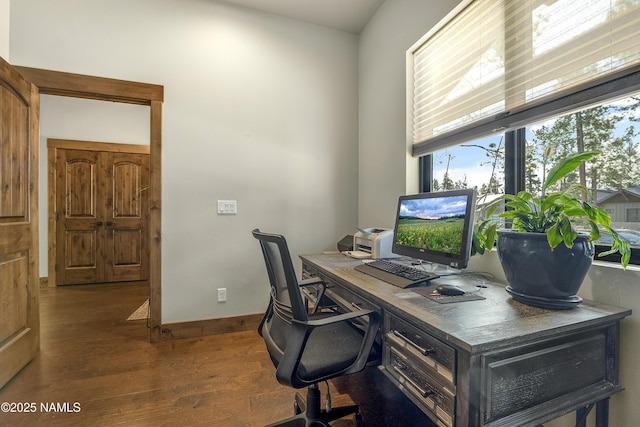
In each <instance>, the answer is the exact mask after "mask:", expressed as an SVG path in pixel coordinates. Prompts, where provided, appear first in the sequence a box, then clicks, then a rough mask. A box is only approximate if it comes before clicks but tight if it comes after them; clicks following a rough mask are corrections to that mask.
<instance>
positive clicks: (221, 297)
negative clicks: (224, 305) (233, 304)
mask: <svg viewBox="0 0 640 427" xmlns="http://www.w3.org/2000/svg"><path fill="white" fill-rule="evenodd" d="M226 301H227V288H218V302H226Z"/></svg>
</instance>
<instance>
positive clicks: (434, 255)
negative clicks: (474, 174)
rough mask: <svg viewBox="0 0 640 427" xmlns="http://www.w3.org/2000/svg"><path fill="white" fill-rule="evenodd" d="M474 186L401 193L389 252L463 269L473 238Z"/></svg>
mask: <svg viewBox="0 0 640 427" xmlns="http://www.w3.org/2000/svg"><path fill="white" fill-rule="evenodd" d="M475 206H476V191H475V189H464V190H452V191H438V192H433V193H420V194H414V195H408V196H400V198H399V200H398V211H397V215H396V224H395V228H394V230H393V245H392V252H393V253H396V254H398V255H405V256H408V257H411V258H415V259H419V260H423V261H427V262H433V263H438V264H443V265H447V266H450V267H453V268H458V269H462V268H466V266H467V263H468V261H469V256H470V254H471V243H472V241H473V236H472V235H473V218H474V212H475Z"/></svg>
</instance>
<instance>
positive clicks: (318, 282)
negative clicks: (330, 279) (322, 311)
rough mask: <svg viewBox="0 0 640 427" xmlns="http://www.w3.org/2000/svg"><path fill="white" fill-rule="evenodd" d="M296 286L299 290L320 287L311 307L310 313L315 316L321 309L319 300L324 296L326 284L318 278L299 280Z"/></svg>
mask: <svg viewBox="0 0 640 427" xmlns="http://www.w3.org/2000/svg"><path fill="white" fill-rule="evenodd" d="M298 286H300V287H301V288H304V287H307V286H321V288H320V292H318V296H317V299H316V303H315V304H314V306H313V311H312V313H313V314H315V313H316V312H317V311H318V309H319V308H321V307H320V300H322V297H323V296H324V292H325V291H326V290H327V284H326V283H325V282H324V280H322V279H321V278H319V277H311V278H309V279H304V280H300V281H299V282H298Z"/></svg>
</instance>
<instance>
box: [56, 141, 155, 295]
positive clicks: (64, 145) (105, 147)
mask: <svg viewBox="0 0 640 427" xmlns="http://www.w3.org/2000/svg"><path fill="white" fill-rule="evenodd" d="M57 150H82V151H101V152H110V153H131V154H149V150H150V147H149V146H148V145H138V144H118V143H111V142H94V141H81V140H75V139H57V138H48V139H47V175H48V187H49V188H48V191H47V205H48V209H47V210H48V216H47V218H48V225H47V228H48V230H47V231H48V248H49V251H48V269H47V285H48V286H49V287H56V286H57V283H58V279H57V275H58V272H57V269H56V268H55V267H56V263H57V260H58V258H57V256H58V247H57V244H56V241H57V239H56V236H57V234H56V233H57V227H59V226H60V222H59V221H56V211H57V209H56V204H57V200H58V199H57V170H56V159H57V155H58V152H57ZM146 234H147V235H149V224H147V233H146ZM147 237H148V236H147ZM147 255H148V254H147ZM149 261H150V259H148V260H147V263H149ZM147 265H149V264H147Z"/></svg>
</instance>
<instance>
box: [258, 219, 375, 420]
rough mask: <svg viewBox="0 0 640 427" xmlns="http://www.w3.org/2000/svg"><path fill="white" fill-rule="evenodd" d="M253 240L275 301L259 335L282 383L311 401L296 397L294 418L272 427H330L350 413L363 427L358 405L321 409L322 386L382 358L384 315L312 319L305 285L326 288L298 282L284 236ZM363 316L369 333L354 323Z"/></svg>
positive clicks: (260, 236) (320, 315)
mask: <svg viewBox="0 0 640 427" xmlns="http://www.w3.org/2000/svg"><path fill="white" fill-rule="evenodd" d="M253 236H254V237H255V238H256V239H258V240H259V241H260V246H261V247H262V253H263V255H264V260H265V264H266V267H267V274H268V276H269V282H270V284H271V299H270V301H269V306H268V307H267V311H266V312H265V315H264V317H263V319H262V321H261V322H260V326H259V327H258V332H259V333H260V335H261V336H262V337H263V338H264V341H265V343H266V346H267V351H268V352H269V356H270V357H271V360H272V361H273V364H274V365H275V367H276V378H277V380H278V382H280V383H281V384H284V385H288V386H290V387H293V388H303V387H308V389H307V399H306V401H305V399H304V398H303V397H302V395H301V394H300V393H296V399H295V403H294V408H295V415H294V416H293V417H291V418H289V419H287V420H284V421H281V422H278V423H275V424H271V426H273V427H275V426H287V427H294V426H296V427H297V426H312V425H313V426H328V425H329V424H328V423H329V422H330V421H334V420H337V419H339V418H342V417H344V416H347V415H349V414H354V416H353V420H354V425H356V426H361V425H363V422H362V417H361V415H360V412H359V410H358V406H357V405H352V406H346V407H340V408H331V409H329V410H325V409H321V408H320V406H321V405H320V390H319V389H318V383H319V382H321V381H325V380H328V379H330V378H335V377H338V376H342V375H347V374H351V373H355V372H359V371H361V370H363V369H364V368H365V366H366V364H367V362H369V361H374V360H376V359H378V357H379V349H378V348H377V345H376V333H377V331H378V328H379V326H380V316H379V314H378V313H376V312H374V311H371V310H357V311H354V312H349V313H344V314H339V313H336V312H329V313H323V312H320V313H311V314H308V310H307V307H306V304H305V302H304V298H303V296H302V293H301V291H300V286H301V285H302V286H318V285H319V286H322V287H323V286H324V284H323V283H322V281H321V280H319V279H311V280H309V281H302V282H298V280H297V278H296V274H295V271H294V268H293V263H292V261H291V256H290V254H289V249H288V247H287V242H286V240H285V238H284V236H281V235H277V234H268V233H262V232H260V230H258V229H256V230H253ZM362 316H367V317H368V326H367V327H366V331H364V332H363V331H361V330H360V329H359V328H357V327H355V326H354V325H353V324H352V323H351V319H355V318H357V317H362Z"/></svg>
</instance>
